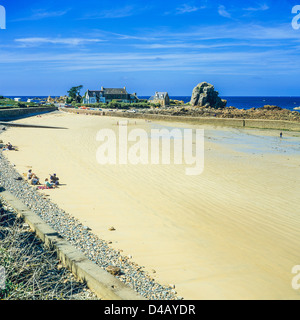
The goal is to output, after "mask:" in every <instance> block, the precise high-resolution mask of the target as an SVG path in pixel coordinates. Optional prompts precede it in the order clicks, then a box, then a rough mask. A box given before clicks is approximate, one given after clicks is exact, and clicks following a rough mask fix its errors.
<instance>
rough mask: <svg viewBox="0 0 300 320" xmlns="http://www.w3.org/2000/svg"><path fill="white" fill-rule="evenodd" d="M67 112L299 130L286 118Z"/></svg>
mask: <svg viewBox="0 0 300 320" xmlns="http://www.w3.org/2000/svg"><path fill="white" fill-rule="evenodd" d="M60 110H62V111H65V112H69V113H78V114H93V115H101V116H109V117H121V118H129V119H130V118H135V119H148V120H158V121H170V122H182V123H190V124H199V125H205V124H206V125H212V126H223V127H237V128H257V129H274V130H288V131H300V122H295V121H287V120H264V119H257V120H256V119H228V118H207V117H189V116H168V115H160V114H143V113H128V112H109V111H97V110H81V109H66V108H63V109H60Z"/></svg>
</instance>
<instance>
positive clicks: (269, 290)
mask: <svg viewBox="0 0 300 320" xmlns="http://www.w3.org/2000/svg"><path fill="white" fill-rule="evenodd" d="M118 121H120V118H110V117H99V116H85V115H76V114H63V113H56V114H49V115H44V116H42V117H41V118H39V117H34V118H28V119H24V120H19V121H17V123H27V124H28V123H30V124H36V125H49V126H52V125H53V126H58V127H67V128H69V129H68V130H51V129H32V128H26V129H25V128H10V129H9V130H8V131H6V132H5V133H3V134H2V135H1V139H3V140H4V142H8V141H10V142H11V143H13V144H14V145H17V146H18V147H19V151H18V152H7V153H6V155H7V157H8V159H9V160H10V161H11V162H12V163H14V164H15V165H16V169H17V170H18V171H19V172H20V173H25V172H27V171H28V169H29V168H31V167H32V169H33V171H34V172H35V173H36V174H37V175H38V176H39V177H40V178H41V180H44V179H45V178H46V177H47V176H48V174H49V173H54V172H55V173H57V175H58V176H59V177H60V179H61V182H62V183H63V184H64V185H62V186H61V187H60V188H59V189H56V190H45V191H42V192H43V193H45V194H48V195H50V199H51V200H52V201H53V202H55V203H57V204H58V205H59V206H60V207H61V208H62V209H64V210H65V211H67V212H69V213H70V214H72V215H73V216H75V217H76V218H78V219H79V220H80V221H81V222H82V223H83V224H84V225H87V226H89V227H90V228H91V229H92V231H93V232H94V233H95V234H97V235H98V236H99V237H100V238H102V239H105V240H111V241H112V246H113V247H115V248H117V249H121V250H123V253H124V254H126V255H132V257H133V258H132V259H133V260H134V261H135V262H136V263H138V264H140V265H142V266H145V270H146V271H149V272H150V273H152V270H153V269H154V270H155V271H156V273H152V274H153V277H154V278H155V279H156V280H158V281H159V282H160V283H162V284H171V283H172V284H175V285H176V291H177V292H178V295H180V296H183V297H184V298H185V299H299V298H300V290H298V291H296V290H294V289H293V288H292V286H291V282H292V278H293V276H294V275H293V274H292V273H291V270H292V267H293V266H294V265H300V253H299V244H300V231H299V230H300V215H299V208H300V199H299V196H298V190H299V186H300V165H299V163H300V161H299V160H300V149H299V142H298V141H299V135H297V134H296V133H293V134H292V133H291V134H288V133H284V139H283V140H281V141H280V140H279V138H278V132H277V131H258V130H242V129H241V130H237V129H230V128H213V127H209V126H204V127H201V128H204V129H205V169H204V172H203V173H202V174H201V175H199V176H187V175H185V169H186V167H187V166H186V164H183V165H174V164H171V165H150V164H149V165H131V164H128V165H100V164H98V163H97V160H96V151H97V148H98V147H99V146H100V145H101V143H100V142H99V141H96V135H97V132H98V131H99V130H100V129H103V128H105V129H113V130H115V132H117V131H118V129H119V127H118V126H117V122H118ZM129 124H130V125H129V127H128V129H129V130H130V129H131V128H134V129H136V128H140V129H145V130H147V131H149V130H151V128H161V127H162V126H168V127H170V123H169V122H168V123H167V124H164V123H162V122H161V123H149V122H145V121H144V120H138V119H134V120H130V123H129ZM173 126H174V127H175V126H176V127H181V128H199V127H196V126H192V125H186V124H175V123H174V124H173ZM111 226H114V228H115V229H116V230H115V231H109V228H110V227H111Z"/></svg>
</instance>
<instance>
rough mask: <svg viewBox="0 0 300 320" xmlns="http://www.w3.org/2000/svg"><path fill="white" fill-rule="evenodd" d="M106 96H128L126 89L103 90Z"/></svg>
mask: <svg viewBox="0 0 300 320" xmlns="http://www.w3.org/2000/svg"><path fill="white" fill-rule="evenodd" d="M103 91H104V94H128V93H127V91H126V89H125V88H103Z"/></svg>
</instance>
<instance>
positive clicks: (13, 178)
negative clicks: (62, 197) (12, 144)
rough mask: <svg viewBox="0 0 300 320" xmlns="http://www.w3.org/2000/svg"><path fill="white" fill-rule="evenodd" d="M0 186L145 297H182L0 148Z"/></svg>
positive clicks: (165, 298)
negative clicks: (26, 175) (30, 179)
mask: <svg viewBox="0 0 300 320" xmlns="http://www.w3.org/2000/svg"><path fill="white" fill-rule="evenodd" d="M0 186H1V187H3V188H4V189H6V190H7V191H9V192H11V193H12V194H13V195H14V196H15V197H17V198H18V199H20V200H21V201H22V202H23V203H24V204H25V205H27V207H28V208H30V209H31V210H32V211H34V212H35V213H36V214H37V215H38V216H40V217H41V218H42V219H43V220H44V221H45V222H46V223H47V224H49V225H50V226H51V227H52V228H53V229H55V230H56V231H57V232H58V233H59V234H60V235H61V236H62V237H63V238H64V239H65V240H67V241H68V242H69V243H70V244H71V245H73V246H74V247H76V248H77V249H78V250H80V251H81V252H82V253H83V254H85V255H86V257H88V258H89V259H90V260H91V261H93V262H95V263H96V264H97V265H99V266H100V267H101V268H103V269H104V270H107V271H110V270H112V269H113V270H114V271H115V270H118V272H117V273H116V274H115V276H116V277H117V278H118V279H119V280H121V281H122V282H124V283H125V284H127V285H128V286H129V287H131V288H132V289H134V290H135V291H136V292H138V293H139V294H141V295H142V296H143V297H145V298H146V299H149V300H182V299H183V298H182V297H178V296H177V295H176V291H175V287H174V285H169V286H163V285H160V284H159V283H157V282H156V281H155V280H154V279H153V278H152V277H151V275H150V274H149V273H148V272H146V271H144V270H143V268H144V267H143V266H139V265H137V264H136V263H134V262H133V261H132V259H131V257H126V256H123V255H122V254H121V250H115V249H113V248H111V246H110V244H111V243H110V242H108V241H105V240H102V239H99V238H98V237H97V236H95V235H94V234H93V233H92V232H91V230H90V229H89V228H88V227H86V226H84V225H82V224H81V223H80V222H79V221H78V220H77V219H75V218H74V217H72V216H70V215H69V214H68V213H67V212H65V211H64V210H62V209H61V208H59V207H58V206H57V205H56V204H54V203H52V202H51V201H49V199H47V197H46V196H45V195H44V194H42V193H41V192H39V191H38V190H36V189H35V188H33V187H32V186H30V185H29V184H28V183H27V182H26V181H24V179H23V177H21V176H20V174H19V173H18V172H17V171H16V170H15V168H14V166H13V165H12V164H10V163H9V161H8V160H7V159H6V157H5V156H4V154H3V152H2V151H1V152H0ZM112 267H116V268H112ZM154 272H155V271H154V270H153V273H154Z"/></svg>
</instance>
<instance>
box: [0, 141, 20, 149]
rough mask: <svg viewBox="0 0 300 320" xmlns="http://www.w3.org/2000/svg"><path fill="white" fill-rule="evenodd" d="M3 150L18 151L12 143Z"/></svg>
mask: <svg viewBox="0 0 300 320" xmlns="http://www.w3.org/2000/svg"><path fill="white" fill-rule="evenodd" d="M2 150H9V151H10V150H17V148H16V147H14V146H13V145H12V144H11V143H10V142H8V143H7V144H6V145H5V146H4V147H3V148H2Z"/></svg>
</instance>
